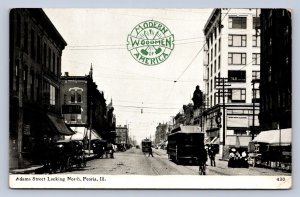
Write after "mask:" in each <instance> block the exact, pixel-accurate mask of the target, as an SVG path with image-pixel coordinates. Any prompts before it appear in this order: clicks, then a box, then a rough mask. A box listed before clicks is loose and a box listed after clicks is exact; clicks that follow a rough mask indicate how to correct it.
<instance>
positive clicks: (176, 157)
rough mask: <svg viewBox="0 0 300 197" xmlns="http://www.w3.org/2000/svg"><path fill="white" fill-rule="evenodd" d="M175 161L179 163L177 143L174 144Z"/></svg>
mask: <svg viewBox="0 0 300 197" xmlns="http://www.w3.org/2000/svg"><path fill="white" fill-rule="evenodd" d="M175 162H176V163H179V160H178V151H177V145H176V149H175Z"/></svg>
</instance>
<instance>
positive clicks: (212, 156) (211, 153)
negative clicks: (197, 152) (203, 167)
mask: <svg viewBox="0 0 300 197" xmlns="http://www.w3.org/2000/svg"><path fill="white" fill-rule="evenodd" d="M208 155H209V159H210V165H211V166H214V167H216V160H215V157H216V153H215V151H214V149H213V148H212V147H209V149H208Z"/></svg>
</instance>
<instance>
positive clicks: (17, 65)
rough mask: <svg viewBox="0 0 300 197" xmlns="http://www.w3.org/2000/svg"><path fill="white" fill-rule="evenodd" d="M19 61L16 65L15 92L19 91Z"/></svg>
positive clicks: (17, 60)
mask: <svg viewBox="0 0 300 197" xmlns="http://www.w3.org/2000/svg"><path fill="white" fill-rule="evenodd" d="M19 64H20V61H19V59H16V65H15V90H16V91H19Z"/></svg>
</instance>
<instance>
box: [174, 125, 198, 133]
mask: <svg viewBox="0 0 300 197" xmlns="http://www.w3.org/2000/svg"><path fill="white" fill-rule="evenodd" d="M178 132H181V133H201V128H200V127H199V126H183V125H180V131H178Z"/></svg>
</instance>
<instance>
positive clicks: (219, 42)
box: [201, 9, 260, 157]
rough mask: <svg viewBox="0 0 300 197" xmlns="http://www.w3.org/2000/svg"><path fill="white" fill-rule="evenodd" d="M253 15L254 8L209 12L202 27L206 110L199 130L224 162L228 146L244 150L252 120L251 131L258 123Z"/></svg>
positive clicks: (256, 17) (257, 66) (256, 43)
mask: <svg viewBox="0 0 300 197" xmlns="http://www.w3.org/2000/svg"><path fill="white" fill-rule="evenodd" d="M259 14H260V10H259V9H214V10H213V12H212V14H211V15H210V17H209V19H208V21H207V23H206V25H205V27H204V35H205V39H206V40H205V41H206V45H205V47H204V77H203V79H204V84H205V89H204V92H205V98H206V104H205V106H206V108H207V109H206V110H204V111H203V113H202V114H201V116H202V121H203V123H202V124H201V125H203V127H204V130H205V131H206V134H207V142H208V143H209V142H211V143H217V144H219V145H220V146H221V147H220V150H221V153H222V154H223V153H224V154H223V156H225V157H226V155H228V150H229V148H230V147H236V148H246V147H247V146H248V142H249V141H250V140H251V139H252V138H253V135H252V134H251V130H253V128H254V127H252V125H253V119H254V124H255V125H254V126H258V124H259V123H258V119H257V115H258V111H259V107H258V106H259V103H258V101H259V83H257V82H258V80H259V79H260V37H259V27H260V24H259V22H260V19H259ZM223 80H224V83H223ZM252 82H256V83H254V85H252ZM223 84H224V85H225V86H224V91H223V86H222V85H223ZM223 92H224V96H225V97H224V102H223ZM252 100H253V101H254V102H255V103H254V104H253V103H252ZM223 104H224V105H223ZM253 106H254V110H253ZM223 107H224V108H223ZM253 111H255V113H253ZM253 117H254V118H253ZM202 121H201V122H202ZM253 134H254V132H253Z"/></svg>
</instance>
